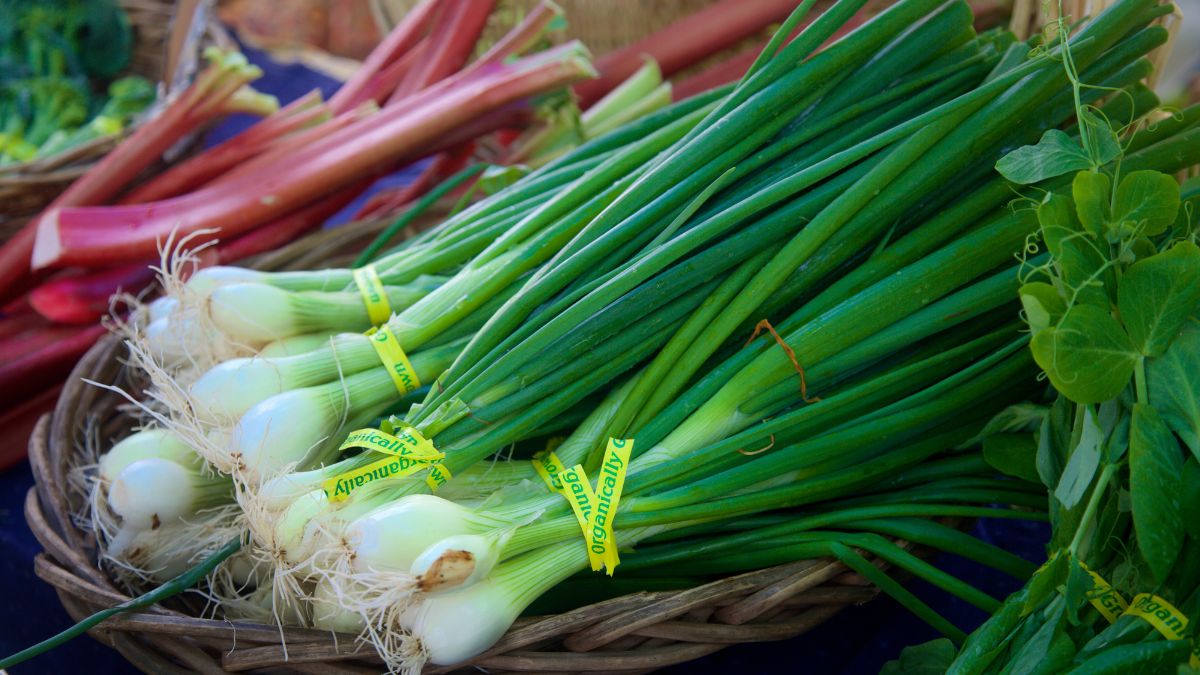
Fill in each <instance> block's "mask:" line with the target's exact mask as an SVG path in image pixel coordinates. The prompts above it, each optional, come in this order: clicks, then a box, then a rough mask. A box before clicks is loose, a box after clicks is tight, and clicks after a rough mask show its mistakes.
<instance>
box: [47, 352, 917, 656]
mask: <svg viewBox="0 0 1200 675" xmlns="http://www.w3.org/2000/svg"><path fill="white" fill-rule="evenodd" d="M122 350H123V343H122V341H121V339H120V337H119V336H116V335H108V336H105V337H104V338H102V339H101V340H100V341H99V342H98V343H97V344H96V345H95V346H94V347H92V349H91V350H89V351H88V352H87V353H86V354H85V355H84V357H83V358H82V359H81V360H80V361H79V363H78V364H77V365H76V367H75V370H74V371H73V372H72V374H71V376H70V378H69V379H68V383H67V385H66V386H65V387H64V389H63V392H62V394H61V395H60V396H59V399H58V401H57V404H56V407H55V409H54V411H53V412H51V413H48V414H47V415H45V416H43V417H42V419H41V420H39V422H38V425H37V427H36V429H35V431H34V433H33V435H32V436H31V438H30V447H29V450H30V463H31V465H32V467H33V474H34V480H35V485H34V487H33V488H31V489H30V491H29V494H28V496H27V499H26V502H25V516H26V521H27V522H28V524H29V527H30V529H31V530H33V532H34V535H35V536H36V537H37V539H38V541H39V543H40V544H41V545H42V547H43V549H44V551H43V552H42V553H40V554H38V556H37V559H36V561H35V572H36V574H37V575H38V576H39V577H40V578H42V579H43V580H45V581H46V582H47V583H49V584H51V585H52V586H53V587H54V588H55V590H56V591H57V593H58V595H59V598H60V599H61V600H62V602H63V605H64V607H65V608H66V609H67V611H68V613H69V614H71V616H72V617H73V618H74V619H75V620H79V619H81V618H83V617H84V616H87V615H89V614H91V613H93V612H95V611H98V610H100V609H103V608H106V607H110V606H112V605H113V604H115V603H118V602H123V601H125V600H128V599H129V595H128V594H127V593H126V592H125V591H124V590H123V589H122V588H121V586H120V585H119V584H118V583H117V582H116V581H115V580H114V579H113V578H112V577H111V576H110V575H109V574H108V573H107V572H106V571H104V570H103V569H101V568H100V567H99V566H98V565H97V562H96V551H95V541H94V538H93V536H92V535H91V534H90V533H88V532H86V531H84V530H83V529H81V528H80V527H78V526H77V524H76V523H75V522H73V520H72V516H71V513H72V507H71V499H72V496H71V494H70V493H69V492H68V488H67V486H68V481H67V471H68V467H69V464H70V459H71V457H72V454H73V453H75V452H77V449H76V444H77V438H78V434H79V428H78V426H79V425H78V423H79V421H80V419H79V415H78V411H80V410H88V411H92V412H93V413H95V414H98V415H101V416H102V419H104V420H105V421H106V422H107V423H108V424H106V427H107V428H106V430H105V431H106V433H107V435H111V436H113V437H116V435H118V434H119V433H120V432H121V431H128V428H129V427H130V426H132V420H130V419H129V418H128V417H127V416H123V415H120V413H117V412H116V411H115V409H116V406H117V404H118V402H119V401H122V400H123V399H120V398H119V397H118V396H117V395H116V394H114V393H113V392H111V391H108V390H105V389H102V388H100V387H95V386H91V385H89V384H86V383H84V381H83V380H84V379H85V378H86V379H89V380H93V381H96V382H100V383H105V384H111V383H116V382H120V381H121V379H122V378H123V377H125V376H126V375H127V374H128V373H127V372H126V371H125V366H124V365H122V364H121V363H120V356H121V353H122ZM114 414H115V415H120V418H117V419H116V424H115V425H114V424H113V421H114V420H113V419H112V418H111V416H112V415H114ZM121 418H123V419H124V421H123V422H122V420H121ZM902 543H904V542H902ZM904 544H905V545H907V544H906V543H904ZM878 592H879V591H878V589H876V588H875V587H873V586H869V585H866V583H865V581H864V580H863V579H862V578H861V577H858V575H856V574H854V573H852V572H849V571H848V570H847V569H846V568H845V567H844V566H843V565H842V564H841V563H839V562H836V561H834V560H831V559H816V560H803V561H795V562H791V563H787V564H784V565H779V566H775V567H770V568H765V569H761V570H756V571H752V572H747V573H743V574H738V575H733V576H729V577H725V578H723V579H720V580H718V581H713V582H709V583H707V584H704V585H701V586H697V587H694V588H691V589H686V590H679V591H653V592H649V591H643V592H638V593H632V594H629V595H624V596H620V597H618V598H613V599H610V600H605V601H602V602H599V603H595V604H592V605H587V606H585V607H580V608H577V609H575V610H571V611H569V612H565V613H563V614H558V615H552V616H544V617H523V618H521V619H518V621H517V622H516V623H515V624H514V625H513V626H512V627H511V628H510V630H509V631H508V632H507V633H506V634H505V635H504V636H503V637H502V638H501V639H500V641H499V642H498V643H497V644H496V645H495V646H494V647H492V648H491V649H489V650H488V651H486V652H485V653H483V654H482V655H480V656H479V657H476V658H475V659H472V660H470V661H469V662H467V663H463V664H457V665H455V666H450V667H435V666H428V667H427V668H426V669H425V671H424V672H428V673H443V672H450V671H452V670H456V669H458V668H462V667H465V666H469V665H470V666H482V667H486V668H489V669H495V670H503V671H518V672H555V671H571V672H593V671H596V672H598V671H619V672H646V671H649V670H654V669H657V668H661V667H665V666H668V665H673V664H678V663H683V662H686V661H690V660H693V659H695V658H699V657H701V656H705V655H707V654H710V653H713V652H715V651H718V650H720V649H722V648H724V647H726V646H729V645H732V644H737V643H744V642H762V641H769V640H780V639H787V638H790V637H794V636H797V635H800V634H802V633H804V632H806V631H808V630H810V629H812V628H814V627H816V626H817V625H820V624H821V623H822V622H824V621H825V620H827V619H829V618H830V617H832V616H833V615H834V614H836V613H837V612H839V611H841V610H842V609H844V608H845V607H847V606H850V605H858V604H862V603H864V602H866V601H868V600H870V599H871V598H873V597H875V596H876V595H877V594H878ZM93 635H96V636H97V637H98V638H99V639H100V640H102V641H103V642H105V643H106V644H109V645H111V646H112V647H114V648H115V649H117V650H118V651H120V652H121V653H122V654H123V655H124V656H125V657H126V658H127V659H129V661H130V662H131V663H132V664H133V665H134V666H136V667H138V668H140V669H142V670H143V671H146V672H180V673H184V672H213V673H216V672H229V671H243V670H252V669H257V668H267V667H280V666H283V667H290V668H291V669H292V670H293V671H295V672H315V671H313V670H312V668H315V667H316V665H315V664H323V665H322V666H321V667H320V668H317V669H318V670H319V671H320V672H367V671H362V670H361V669H362V668H364V667H365V668H372V667H373V668H374V669H375V670H376V671H377V670H378V665H379V664H380V663H381V661H380V659H379V657H378V655H377V654H375V653H374V650H373V648H372V647H371V646H370V645H369V644H365V643H361V642H358V641H357V640H356V636H352V635H337V636H335V635H333V634H332V633H330V632H327V631H320V630H314V629H307V628H293V627H285V628H283V629H280V628H278V627H276V626H272V625H262V624H255V623H251V622H241V621H236V622H235V621H228V620H224V619H203V618H197V617H194V616H189V615H187V614H185V613H183V612H180V611H177V610H173V609H168V608H165V607H162V606H157V605H156V606H154V607H151V608H148V609H146V610H142V611H138V612H133V613H128V614H124V615H121V616H119V617H115V618H113V619H110V620H109V621H107V622H105V623H104V624H102V627H101V628H99V629H96V630H94V631H93ZM285 650H286V652H285ZM285 653H286V656H285ZM330 668H332V670H330Z"/></svg>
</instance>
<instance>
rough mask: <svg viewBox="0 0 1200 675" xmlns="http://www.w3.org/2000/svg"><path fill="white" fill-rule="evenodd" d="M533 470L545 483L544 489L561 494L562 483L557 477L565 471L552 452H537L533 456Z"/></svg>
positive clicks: (564, 467)
mask: <svg viewBox="0 0 1200 675" xmlns="http://www.w3.org/2000/svg"><path fill="white" fill-rule="evenodd" d="M531 461H532V462H533V470H534V471H537V474H538V475H539V476H541V477H542V480H543V481H544V482H545V483H546V487H548V488H550V491H551V492H558V493H562V491H563V490H562V482H561V481H560V480H559V476H560V475H561V474H562V472H564V471H566V470H567V467H566V466H564V465H563V463H562V460H561V459H559V458H558V455H556V454H554V453H553V452H539V453H537V454H536V455H534V456H533V459H532V460H531Z"/></svg>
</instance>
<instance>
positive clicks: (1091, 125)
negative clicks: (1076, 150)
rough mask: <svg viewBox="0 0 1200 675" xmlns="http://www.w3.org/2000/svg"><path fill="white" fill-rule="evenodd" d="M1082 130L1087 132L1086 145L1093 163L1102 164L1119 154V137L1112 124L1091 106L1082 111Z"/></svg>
mask: <svg viewBox="0 0 1200 675" xmlns="http://www.w3.org/2000/svg"><path fill="white" fill-rule="evenodd" d="M1083 122H1084V123H1083V125H1082V127H1083V130H1084V133H1086V134H1087V138H1088V146H1089V147H1090V148H1091V149H1092V153H1093V155H1094V156H1093V157H1092V161H1093V165H1094V166H1104V165H1105V164H1108V163H1109V162H1111V161H1113V160H1114V159H1116V158H1118V157H1120V156H1121V139H1120V138H1117V132H1115V131H1113V128H1112V125H1111V124H1109V123H1108V121H1107V120H1105V119H1104V118H1103V117H1101V116H1100V115H1099V114H1097V113H1096V111H1095V110H1094V109H1092V108H1085V109H1084V111H1083Z"/></svg>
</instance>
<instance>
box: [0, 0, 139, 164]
mask: <svg viewBox="0 0 1200 675" xmlns="http://www.w3.org/2000/svg"><path fill="white" fill-rule="evenodd" d="M132 51H133V37H132V35H131V33H130V28H129V20H128V19H127V18H126V16H125V13H124V12H123V11H122V10H121V7H120V6H119V5H117V3H116V2H114V1H113V0H94V1H84V0H52V1H50V2H37V3H31V2H20V1H19V0H5V1H4V2H0V166H6V165H11V164H17V163H21V162H26V161H29V160H31V159H35V158H41V157H48V156H51V155H55V154H58V153H60V152H63V151H64V150H67V149H69V148H72V147H75V146H77V145H80V144H81V143H85V142H87V141H90V140H92V139H95V138H100V137H104V136H114V135H116V134H118V133H120V132H121V130H122V129H124V128H125V126H126V125H128V124H129V122H130V120H132V119H133V117H134V116H135V115H137V114H138V113H140V112H141V111H142V110H144V109H145V108H146V106H148V105H150V103H152V102H153V101H154V95H155V94H154V86H153V85H152V84H150V83H149V82H148V81H146V80H145V79H143V78H140V77H136V76H130V77H124V78H121V79H116V77H117V75H119V74H120V73H121V72H122V71H123V70H125V68H126V66H127V65H128V64H129V60H130V57H131V55H132ZM105 92H107V95H105Z"/></svg>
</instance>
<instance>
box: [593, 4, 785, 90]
mask: <svg viewBox="0 0 1200 675" xmlns="http://www.w3.org/2000/svg"><path fill="white" fill-rule="evenodd" d="M795 8H796V2H795V0H721V1H720V2H717V3H715V4H712V5H710V6H708V7H706V8H704V9H702V10H700V11H699V12H696V13H695V14H692V15H690V16H687V17H684V18H683V19H680V20H679V21H676V22H674V23H672V24H671V25H669V26H667V27H666V28H664V29H662V30H660V31H658V32H656V33H652V34H651V35H648V36H646V37H645V38H642V39H641V40H638V41H637V42H635V43H633V44H631V45H628V46H626V47H622V48H621V49H618V50H616V51H613V52H610V53H608V54H605V55H604V56H602V57H600V58H599V59H597V60H596V70H598V71H600V77H599V78H597V79H595V80H589V81H587V82H581V83H579V84H577V85H576V86H575V93H576V94H578V95H579V99H580V100H579V104H580V107H582V108H584V109H586V108H588V107H589V106H591V105H592V104H593V103H595V102H596V101H598V100H600V98H601V97H602V96H604V95H605V94H607V93H608V92H609V91H611V90H612V89H613V88H614V87H616V86H617V85H619V84H621V83H622V82H624V81H625V79H626V78H628V77H629V76H630V75H632V74H633V73H634V72H635V71H637V69H638V68H641V67H642V64H643V63H644V62H645V57H647V56H649V57H650V58H652V59H654V60H655V61H657V62H658V65H659V67H661V68H662V74H663V77H670V76H671V75H673V74H675V73H677V72H679V71H680V70H682V69H684V68H686V67H688V66H690V65H692V64H693V63H696V62H697V61H700V60H701V59H703V58H705V57H708V56H711V55H713V54H716V53H719V52H721V51H722V50H724V49H727V48H729V47H732V46H733V45H736V44H737V43H738V42H741V41H742V40H744V39H745V38H748V37H750V36H752V35H754V34H756V33H758V32H759V31H761V30H763V29H764V28H766V27H767V26H769V25H771V24H772V23H777V22H779V21H782V20H784V19H785V18H787V15H788V14H790V13H791V11H792V10H793V9H795Z"/></svg>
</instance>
